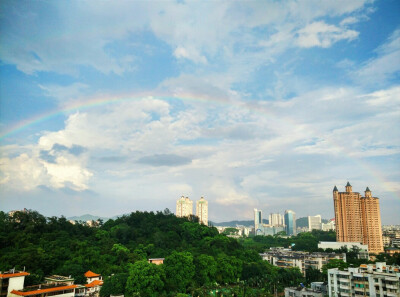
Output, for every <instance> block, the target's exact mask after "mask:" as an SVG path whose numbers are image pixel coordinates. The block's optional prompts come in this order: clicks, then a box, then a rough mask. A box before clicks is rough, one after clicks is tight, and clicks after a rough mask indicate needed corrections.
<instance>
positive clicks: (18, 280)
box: [0, 269, 29, 297]
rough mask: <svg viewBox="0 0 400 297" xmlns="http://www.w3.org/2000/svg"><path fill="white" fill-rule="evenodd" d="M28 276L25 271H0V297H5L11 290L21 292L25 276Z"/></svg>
mask: <svg viewBox="0 0 400 297" xmlns="http://www.w3.org/2000/svg"><path fill="white" fill-rule="evenodd" d="M27 275H29V273H28V272H25V271H17V270H15V269H11V270H10V271H5V272H1V271H0V297H7V296H9V295H10V293H11V291H13V290H22V289H23V288H24V281H25V276H27Z"/></svg>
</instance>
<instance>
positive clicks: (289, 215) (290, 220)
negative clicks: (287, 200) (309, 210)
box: [285, 210, 296, 235]
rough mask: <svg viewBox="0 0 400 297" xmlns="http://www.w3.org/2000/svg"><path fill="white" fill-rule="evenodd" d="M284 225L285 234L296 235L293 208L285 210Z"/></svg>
mask: <svg viewBox="0 0 400 297" xmlns="http://www.w3.org/2000/svg"><path fill="white" fill-rule="evenodd" d="M285 225H286V234H287V235H296V213H295V212H294V211H293V210H285Z"/></svg>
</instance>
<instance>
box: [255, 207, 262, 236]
mask: <svg viewBox="0 0 400 297" xmlns="http://www.w3.org/2000/svg"><path fill="white" fill-rule="evenodd" d="M262 224H263V220H262V211H261V210H258V209H257V208H254V232H255V234H257V230H258V229H259V228H260V226H262Z"/></svg>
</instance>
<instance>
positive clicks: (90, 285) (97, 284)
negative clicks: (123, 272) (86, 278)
mask: <svg viewBox="0 0 400 297" xmlns="http://www.w3.org/2000/svg"><path fill="white" fill-rule="evenodd" d="M102 285H103V281H102V280H94V281H92V282H91V283H90V284H86V285H85V287H86V288H93V287H97V286H102Z"/></svg>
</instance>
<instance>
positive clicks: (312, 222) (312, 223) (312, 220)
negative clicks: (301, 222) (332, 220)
mask: <svg viewBox="0 0 400 297" xmlns="http://www.w3.org/2000/svg"><path fill="white" fill-rule="evenodd" d="M321 229H322V223H321V216H320V215H316V216H308V231H312V230H321Z"/></svg>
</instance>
